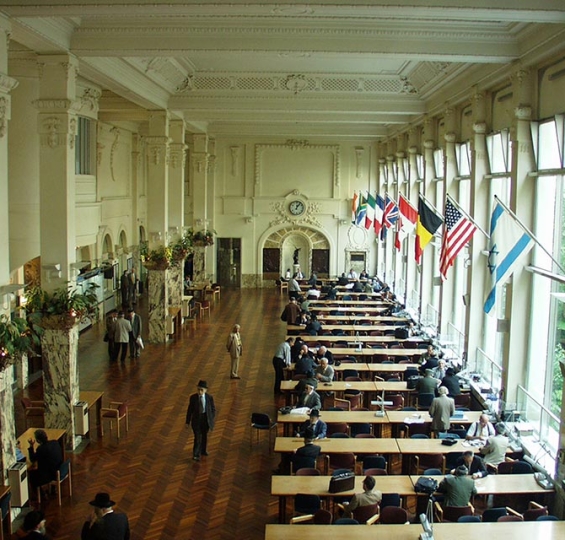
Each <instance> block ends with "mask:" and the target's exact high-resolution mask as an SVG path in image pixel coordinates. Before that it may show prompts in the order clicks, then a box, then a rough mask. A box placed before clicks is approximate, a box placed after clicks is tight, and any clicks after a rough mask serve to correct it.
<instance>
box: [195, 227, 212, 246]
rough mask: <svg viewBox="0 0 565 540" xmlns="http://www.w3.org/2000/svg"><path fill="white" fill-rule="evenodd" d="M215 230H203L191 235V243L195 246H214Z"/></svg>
mask: <svg viewBox="0 0 565 540" xmlns="http://www.w3.org/2000/svg"><path fill="white" fill-rule="evenodd" d="M215 234H216V231H215V230H213V229H212V230H208V229H204V230H203V231H196V232H195V233H193V236H192V241H193V243H194V245H195V246H212V245H214V235H215Z"/></svg>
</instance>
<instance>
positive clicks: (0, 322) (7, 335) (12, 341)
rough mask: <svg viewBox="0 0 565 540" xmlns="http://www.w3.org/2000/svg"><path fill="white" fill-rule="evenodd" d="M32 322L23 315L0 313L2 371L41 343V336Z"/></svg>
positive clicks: (0, 359)
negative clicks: (8, 315)
mask: <svg viewBox="0 0 565 540" xmlns="http://www.w3.org/2000/svg"><path fill="white" fill-rule="evenodd" d="M35 330H37V329H34V327H33V325H32V324H31V323H28V321H26V320H25V319H22V318H21V317H13V318H10V317H7V316H6V315H0V371H3V370H4V369H6V368H7V367H8V366H10V365H11V364H13V363H14V362H15V361H16V360H18V359H19V358H21V357H22V356H23V355H24V354H26V353H29V352H31V351H32V350H33V347H34V346H36V345H39V336H38V334H37V333H36V331H35Z"/></svg>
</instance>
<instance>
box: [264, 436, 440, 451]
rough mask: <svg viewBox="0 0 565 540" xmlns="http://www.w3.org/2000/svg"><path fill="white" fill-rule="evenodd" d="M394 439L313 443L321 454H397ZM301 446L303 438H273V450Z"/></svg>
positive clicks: (325, 440) (335, 440)
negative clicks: (320, 449) (318, 447)
mask: <svg viewBox="0 0 565 540" xmlns="http://www.w3.org/2000/svg"><path fill="white" fill-rule="evenodd" d="M396 441H397V439H351V438H349V439H321V440H318V441H316V443H315V444H317V445H318V446H320V447H321V448H322V454H346V453H350V452H351V453H353V454H398V453H399V449H398V444H397V442H396ZM301 446H304V439H302V438H299V437H277V438H276V439H275V452H281V453H285V452H287V453H288V452H294V451H295V450H296V449H297V448H300V447H301ZM444 448H446V447H445V446H444Z"/></svg>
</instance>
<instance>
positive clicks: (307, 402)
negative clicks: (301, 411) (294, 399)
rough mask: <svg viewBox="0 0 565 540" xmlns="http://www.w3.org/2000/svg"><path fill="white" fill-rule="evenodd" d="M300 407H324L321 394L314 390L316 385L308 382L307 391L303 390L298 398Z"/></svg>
mask: <svg viewBox="0 0 565 540" xmlns="http://www.w3.org/2000/svg"><path fill="white" fill-rule="evenodd" d="M298 407H307V408H308V409H310V410H312V409H318V410H320V409H321V408H322V400H321V398H320V394H318V392H316V391H315V390H314V385H313V384H311V383H309V382H307V383H306V391H305V392H303V393H302V394H301V396H300V398H299V399H298Z"/></svg>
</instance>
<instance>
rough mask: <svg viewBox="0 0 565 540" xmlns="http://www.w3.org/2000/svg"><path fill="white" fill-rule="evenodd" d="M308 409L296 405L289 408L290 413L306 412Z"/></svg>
mask: <svg viewBox="0 0 565 540" xmlns="http://www.w3.org/2000/svg"><path fill="white" fill-rule="evenodd" d="M309 412H310V409H309V408H308V407H296V409H291V410H290V414H308V413H309Z"/></svg>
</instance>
